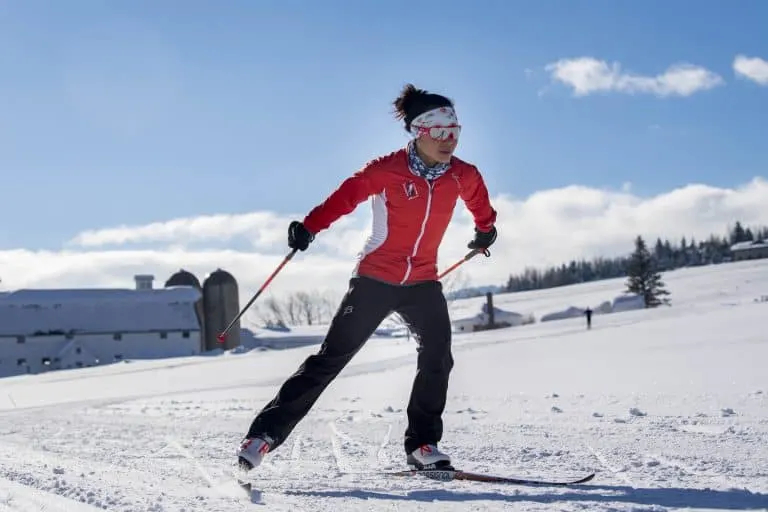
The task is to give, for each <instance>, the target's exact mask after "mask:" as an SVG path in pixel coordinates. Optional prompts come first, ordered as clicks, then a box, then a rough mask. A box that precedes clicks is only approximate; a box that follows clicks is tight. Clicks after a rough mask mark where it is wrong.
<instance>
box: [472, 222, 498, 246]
mask: <svg viewBox="0 0 768 512" xmlns="http://www.w3.org/2000/svg"><path fill="white" fill-rule="evenodd" d="M495 241H496V226H491V230H490V231H485V232H484V231H480V230H479V229H477V228H475V238H473V239H472V241H471V242H469V243H468V244H467V247H469V248H470V249H478V250H482V251H484V252H487V251H486V249H488V248H489V247H490V246H492V245H493V242H495Z"/></svg>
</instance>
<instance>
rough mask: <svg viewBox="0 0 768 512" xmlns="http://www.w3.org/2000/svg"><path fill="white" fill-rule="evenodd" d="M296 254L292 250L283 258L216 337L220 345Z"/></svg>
mask: <svg viewBox="0 0 768 512" xmlns="http://www.w3.org/2000/svg"><path fill="white" fill-rule="evenodd" d="M295 254H296V249H294V250H292V251H291V252H290V253H288V255H287V256H286V257H285V258H283V261H282V262H281V263H280V264H279V265H278V266H277V268H276V269H275V271H274V272H272V275H271V276H269V278H267V280H266V281H264V284H263V285H261V288H259V290H258V291H257V292H256V293H255V294H254V295H253V297H251V300H249V301H248V303H247V304H246V305H245V306H243V308H242V309H241V310H240V312H239V313H238V314H237V316H236V317H235V318H234V319H233V320H232V321H231V322H229V325H228V326H227V328H226V329H224V331H223V332H222V333H221V334H219V335H218V336H216V338H218V340H219V343H224V340H225V339H226V337H227V332H229V330H230V329H231V328H232V326H233V325H235V323H236V322H237V321H238V320H240V317H242V316H243V314H245V312H246V311H247V310H248V308H249V307H251V304H253V303H254V301H255V300H256V299H258V298H259V295H261V294H262V292H263V291H264V289H265V288H266V287H267V285H269V283H270V282H271V281H272V279H274V278H275V276H276V275H277V273H278V272H280V270H282V268H283V267H284V266H285V264H286V263H288V262H289V261H290V260H291V258H293V256H294V255H295Z"/></svg>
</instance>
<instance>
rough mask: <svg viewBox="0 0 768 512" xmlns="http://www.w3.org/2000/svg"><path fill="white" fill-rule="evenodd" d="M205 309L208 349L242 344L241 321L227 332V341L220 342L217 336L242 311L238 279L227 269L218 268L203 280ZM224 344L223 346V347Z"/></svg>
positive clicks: (206, 343)
mask: <svg viewBox="0 0 768 512" xmlns="http://www.w3.org/2000/svg"><path fill="white" fill-rule="evenodd" d="M203 303H204V309H205V347H206V349H207V350H213V349H215V348H224V349H226V350H229V349H231V348H234V347H237V346H239V345H240V321H239V320H238V322H237V323H236V324H235V325H233V326H232V328H231V329H230V330H229V332H228V333H227V338H226V341H225V342H224V343H223V344H222V343H219V340H218V339H217V336H218V335H219V334H221V333H222V332H223V331H224V329H226V327H227V325H229V322H231V321H232V320H233V319H234V318H235V317H236V316H237V314H238V313H239V312H240V299H239V292H238V289H237V281H236V280H235V278H234V277H233V276H232V274H230V273H229V272H227V271H226V270H222V269H217V270H216V271H214V272H212V273H211V274H209V275H208V277H206V278H205V280H204V281H203ZM222 345H223V347H222Z"/></svg>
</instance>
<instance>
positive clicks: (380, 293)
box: [248, 277, 453, 453]
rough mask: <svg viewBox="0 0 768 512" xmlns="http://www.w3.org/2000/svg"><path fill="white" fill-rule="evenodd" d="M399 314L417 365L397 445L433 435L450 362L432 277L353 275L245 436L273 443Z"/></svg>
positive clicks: (438, 290)
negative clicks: (313, 342)
mask: <svg viewBox="0 0 768 512" xmlns="http://www.w3.org/2000/svg"><path fill="white" fill-rule="evenodd" d="M392 312H396V313H398V314H399V315H400V316H401V317H402V318H403V320H404V321H405V322H406V324H407V325H408V327H409V329H410V330H411V332H412V333H413V334H414V337H415V338H416V341H417V343H418V345H417V369H416V376H415V378H414V381H413V387H412V390H411V396H410V400H409V403H408V408H407V415H408V427H407V429H406V431H405V440H404V448H405V451H406V453H410V452H411V451H413V450H415V449H416V448H418V447H419V446H421V445H422V444H426V443H433V444H436V443H437V442H438V441H440V439H441V437H442V434H443V423H442V414H443V410H444V409H445V402H446V394H447V390H448V375H449V373H450V371H451V369H452V368H453V356H452V354H451V322H450V318H449V316H448V305H447V303H446V300H445V296H444V295H443V291H442V285H441V283H440V282H439V281H429V282H424V283H418V284H414V285H409V286H397V285H392V284H388V283H383V282H381V281H376V280H373V279H370V278H367V277H354V278H352V279H351V280H350V284H349V289H348V290H347V292H346V294H345V295H344V299H343V300H342V302H341V304H340V305H339V308H338V310H337V311H336V314H335V315H334V318H333V319H332V321H331V325H330V328H329V330H328V333H327V334H326V336H325V339H324V341H323V343H322V345H321V346H320V349H319V350H318V352H317V353H315V354H313V355H310V356H309V357H307V359H306V360H305V361H304V362H303V363H302V364H301V366H300V367H299V369H298V370H297V371H296V372H295V373H294V374H293V375H291V376H290V377H289V378H288V379H287V380H286V381H285V382H284V383H283V385H282V386H281V387H280V389H279V390H278V392H277V395H276V396H275V397H274V398H273V399H272V400H271V401H270V402H269V403H268V404H267V405H266V406H264V408H263V409H262V410H261V412H259V414H258V415H257V416H256V418H255V419H254V420H253V422H252V424H251V427H250V429H249V431H248V436H249V437H251V436H258V435H259V434H262V435H264V434H266V435H269V436H270V437H271V438H272V439H274V444H273V446H272V449H273V450H274V449H275V448H277V447H278V446H280V445H281V444H282V443H283V442H284V441H285V439H286V438H287V437H288V435H289V434H290V433H291V432H292V431H293V429H294V428H295V427H296V425H297V424H298V423H299V421H301V419H302V418H304V416H305V415H306V414H307V413H308V412H309V410H310V409H311V408H312V406H313V405H314V403H315V402H316V401H317V399H318V398H319V397H320V394H321V393H322V392H323V391H324V390H325V388H326V387H327V386H328V385H329V384H330V383H331V381H333V379H335V378H336V376H337V375H338V374H339V372H341V370H342V369H343V368H344V367H345V366H346V365H347V363H349V361H350V360H351V359H352V357H353V356H354V355H355V354H356V353H357V352H358V351H359V350H360V349H361V348H362V347H363V345H364V344H365V343H366V341H367V340H368V338H370V336H371V335H372V334H373V333H374V331H375V330H376V329H377V328H378V326H379V325H380V324H381V322H382V321H383V320H384V319H385V318H386V317H387V316H388V315H389V314H390V313H392Z"/></svg>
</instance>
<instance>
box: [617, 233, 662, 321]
mask: <svg viewBox="0 0 768 512" xmlns="http://www.w3.org/2000/svg"><path fill="white" fill-rule="evenodd" d="M627 276H628V277H627V291H628V292H630V293H635V294H637V295H641V296H642V297H643V299H644V301H645V307H646V308H653V307H656V306H659V305H661V304H669V299H667V298H666V295H669V292H668V291H667V290H666V289H665V288H664V283H663V282H662V280H661V273H660V272H659V271H658V270H657V268H656V262H655V260H654V258H653V257H652V256H651V253H650V251H648V247H647V246H646V245H645V240H643V237H641V236H639V235H638V237H637V238H636V239H635V251H634V252H633V253H632V255H631V256H630V258H629V263H628V265H627Z"/></svg>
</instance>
